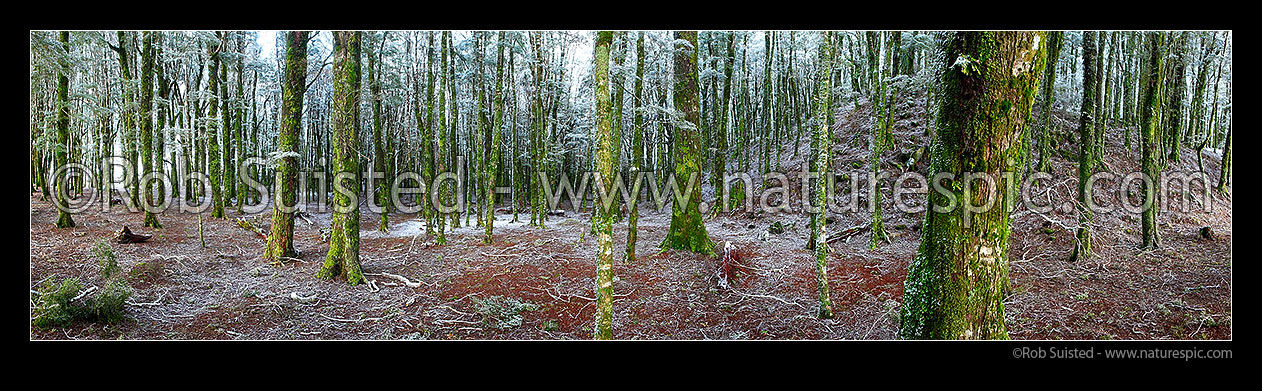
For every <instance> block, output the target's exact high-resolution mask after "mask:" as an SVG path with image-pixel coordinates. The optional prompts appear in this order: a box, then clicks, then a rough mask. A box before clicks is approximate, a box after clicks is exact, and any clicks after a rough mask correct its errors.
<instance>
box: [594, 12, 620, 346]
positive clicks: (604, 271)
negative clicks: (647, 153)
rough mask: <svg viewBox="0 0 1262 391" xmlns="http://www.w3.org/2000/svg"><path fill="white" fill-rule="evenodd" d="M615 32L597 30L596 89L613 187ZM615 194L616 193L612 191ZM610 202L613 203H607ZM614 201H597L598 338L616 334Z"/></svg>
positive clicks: (599, 131)
mask: <svg viewBox="0 0 1262 391" xmlns="http://www.w3.org/2000/svg"><path fill="white" fill-rule="evenodd" d="M612 40H613V33H612V32H610V31H601V32H598V33H596V49H595V51H596V53H595V58H596V65H595V69H594V70H593V72H592V73H593V76H592V77H593V78H594V79H595V84H596V88H595V93H596V116H597V119H596V140H595V141H596V145H597V148H596V167H597V169H598V170H599V172H600V181H601V184H600V185H601V186H604V187H605V188H606V189H609V190H612V187H613V183H614V180H613V178H614V175H615V173H614V160H613V159H614V150H613V148H614V141H613V138H614V137H613V136H614V134H613V113H612V111H613V108H612V106H613V105H612V102H610V96H609V46H610V43H611V41H612ZM611 195H612V193H611ZM605 205H609V207H605ZM612 206H613V203H608V204H606V203H601V202H597V203H596V208H595V209H596V210H595V211H594V212H595V214H597V215H598V216H599V217H598V218H597V220H596V221H597V223H596V224H597V228H596V327H595V338H596V339H612V338H613V213H612Z"/></svg>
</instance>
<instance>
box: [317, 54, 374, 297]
mask: <svg viewBox="0 0 1262 391" xmlns="http://www.w3.org/2000/svg"><path fill="white" fill-rule="evenodd" d="M359 46H360V32H358V31H355V32H348V31H338V32H335V33H333V52H334V55H333V56H334V58H333V76H334V80H333V96H334V100H333V107H332V109H333V138H334V139H335V140H336V143H337V147H336V148H335V156H334V162H335V163H336V165H335V167H334V175H335V176H334V178H337V179H335V180H334V184H333V186H334V193H335V194H336V195H335V196H334V198H333V226H332V228H331V230H330V231H331V232H330V233H329V255H328V258H326V259H325V260H324V266H323V267H321V268H320V272H319V273H318V274H316V277H317V278H320V279H331V278H333V277H335V276H339V275H341V276H346V282H347V283H349V284H351V285H358V284H359V283H361V282H364V272H363V270H361V269H360V267H359V153H358V151H359V150H360V149H361V148H360V145H359V90H360V82H359V73H360V69H359V68H360V58H359V57H360V56H359V54H360V53H359ZM339 187H340V189H339Z"/></svg>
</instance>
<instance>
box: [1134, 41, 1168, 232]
mask: <svg viewBox="0 0 1262 391" xmlns="http://www.w3.org/2000/svg"><path fill="white" fill-rule="evenodd" d="M1148 34H1149V35H1148V67H1147V68H1148V75H1147V77H1146V78H1145V82H1146V84H1147V85H1146V86H1145V87H1144V91H1145V93H1144V98H1143V100H1142V101H1141V102H1140V109H1139V110H1140V113H1141V114H1140V135H1141V137H1143V142H1142V143H1141V145H1142V151H1141V153H1142V156H1143V157H1142V160H1141V164H1140V165H1141V170H1142V171H1143V173H1144V175H1145V176H1147V177H1148V178H1149V180H1148V181H1145V183H1144V188H1143V200H1144V205H1146V207H1145V208H1144V209H1143V214H1142V216H1141V217H1142V218H1141V221H1140V229H1141V231H1142V234H1143V247H1144V248H1156V247H1158V246H1160V245H1161V235H1160V232H1158V231H1157V191H1158V188H1157V183H1159V181H1158V180H1157V179H1158V175H1159V174H1160V169H1159V168H1158V165H1159V162H1158V159H1159V158H1160V157H1159V156H1158V155H1157V154H1158V153H1159V152H1158V150H1159V148H1161V145H1160V144H1159V143H1160V142H1161V140H1160V139H1159V138H1158V137H1157V115H1158V113H1160V112H1161V104H1162V102H1161V84H1162V83H1161V81H1162V79H1163V78H1164V77H1163V76H1164V71H1165V69H1164V65H1163V61H1162V54H1163V53H1162V50H1161V46H1162V41H1163V40H1164V38H1165V36H1164V33H1160V32H1151V33H1148Z"/></svg>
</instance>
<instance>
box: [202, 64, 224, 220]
mask: <svg viewBox="0 0 1262 391" xmlns="http://www.w3.org/2000/svg"><path fill="white" fill-rule="evenodd" d="M222 46H223V42H222V41H221V40H215V41H211V44H210V46H209V47H207V49H206V50H207V51H209V52H210V73H209V75H210V81H209V82H208V84H207V88H209V90H210V93H209V94H207V96H208V98H207V106H209V107H210V110H209V112H208V113H207V116H209V118H207V119H206V124H207V126H206V128H205V129H206V132H205V134H204V135H203V136H204V137H207V139H206V154H207V155H208V156H209V157H208V159H209V161H210V162H209V165H210V167H209V168H207V170H208V171H210V217H213V218H220V219H222V218H224V214H223V199H224V195H223V192H222V189H221V188H220V181H221V180H222V178H223V164H222V161H221V160H222V159H223V156H222V155H221V154H220V153H219V127H220V126H221V124H220V123H219V122H218V121H215V117H216V116H218V115H219V104H218V96H219V68H220V67H222V63H223V62H222V61H221V59H220V55H219V54H220V53H219V51H220V49H221V47H222Z"/></svg>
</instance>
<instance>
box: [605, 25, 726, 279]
mask: <svg viewBox="0 0 1262 391" xmlns="http://www.w3.org/2000/svg"><path fill="white" fill-rule="evenodd" d="M728 78H729V79H730V78H731V77H730V74H729V77H728ZM645 106H646V105H645V104H644V32H643V31H641V32H639V33H638V34H637V35H636V39H635V105H634V106H633V107H635V116H634V117H635V122H634V125H633V126H634V129H632V130H631V132H632V136H631V175H632V176H633V177H632V179H631V180H632V181H636V182H633V183H638V179H639V177H640V170H641V169H642V168H643V165H644V107H645ZM648 180H653V178H648ZM632 189H633V190H634V191H632V192H631V200H629V201H628V202H629V203H628V204H627V262H634V261H635V243H636V240H637V239H638V238H637V236H639V226H640V188H639V187H635V186H634V185H633V187H632Z"/></svg>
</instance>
